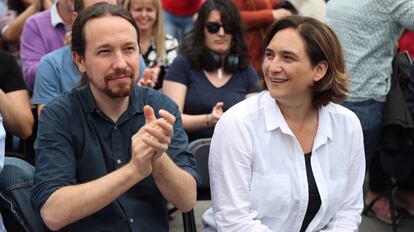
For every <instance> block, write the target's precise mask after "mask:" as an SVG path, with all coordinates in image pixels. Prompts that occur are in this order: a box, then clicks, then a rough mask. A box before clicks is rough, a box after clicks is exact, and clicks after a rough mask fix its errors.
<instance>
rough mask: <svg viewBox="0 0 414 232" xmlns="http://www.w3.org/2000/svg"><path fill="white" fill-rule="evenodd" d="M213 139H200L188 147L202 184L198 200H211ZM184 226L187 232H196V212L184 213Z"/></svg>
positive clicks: (198, 192)
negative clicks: (210, 165)
mask: <svg viewBox="0 0 414 232" xmlns="http://www.w3.org/2000/svg"><path fill="white" fill-rule="evenodd" d="M210 143H211V139H210V138H207V139H198V140H195V141H193V142H191V143H190V144H189V145H188V150H189V151H190V152H191V153H192V154H193V155H194V157H195V159H196V162H197V167H198V173H199V175H200V177H201V182H200V184H199V185H198V188H197V200H211V193H210V177H209V173H208V155H209V152H210ZM183 224H184V231H185V232H196V231H197V228H196V223H195V219H194V211H193V210H191V211H190V212H188V213H183Z"/></svg>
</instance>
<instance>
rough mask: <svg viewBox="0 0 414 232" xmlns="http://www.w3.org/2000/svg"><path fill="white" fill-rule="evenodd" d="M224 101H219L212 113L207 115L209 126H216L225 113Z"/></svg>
mask: <svg viewBox="0 0 414 232" xmlns="http://www.w3.org/2000/svg"><path fill="white" fill-rule="evenodd" d="M223 105H224V104H223V102H217V103H216V105H215V106H214V107H213V110H212V111H211V113H210V114H207V116H206V122H207V123H206V124H207V127H214V126H215V125H216V123H217V121H218V120H219V119H220V118H221V115H223Z"/></svg>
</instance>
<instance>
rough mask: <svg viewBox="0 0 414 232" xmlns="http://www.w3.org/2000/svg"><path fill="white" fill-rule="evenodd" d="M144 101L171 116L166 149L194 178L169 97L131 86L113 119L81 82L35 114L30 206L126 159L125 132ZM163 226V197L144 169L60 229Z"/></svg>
mask: <svg viewBox="0 0 414 232" xmlns="http://www.w3.org/2000/svg"><path fill="white" fill-rule="evenodd" d="M145 105H150V106H151V107H152V108H153V109H154V112H155V114H156V116H157V117H159V115H158V111H159V110H160V109H164V110H167V111H168V112H170V113H171V114H173V115H174V116H175V117H176V121H175V124H174V135H173V139H172V141H171V144H170V146H169V147H168V150H167V154H168V155H169V156H170V158H171V159H172V160H173V161H174V163H175V164H176V165H177V166H178V167H181V168H182V169H184V170H186V171H187V172H189V173H190V174H191V175H192V176H193V177H194V178H195V180H196V181H197V182H198V174H197V170H196V164H195V160H194V157H193V155H192V154H190V153H188V152H187V151H186V148H187V143H188V140H187V135H186V134H185V132H184V129H183V126H182V121H181V116H180V112H179V109H178V107H177V105H176V104H175V103H174V102H173V101H172V100H171V99H169V98H168V97H166V96H165V95H163V94H162V93H160V92H158V91H155V90H152V89H148V88H143V87H139V86H136V87H135V88H134V89H133V91H132V93H131V97H130V101H129V106H128V109H127V110H126V111H125V112H124V113H123V114H122V115H121V116H120V117H119V119H118V121H117V122H113V121H112V120H111V119H110V118H109V117H108V116H106V115H105V114H104V113H103V112H101V111H100V110H99V109H98V108H97V106H96V104H95V101H94V99H93V96H92V92H91V90H90V87H89V85H86V86H83V87H80V88H77V89H73V90H72V91H71V92H70V93H65V94H63V95H62V96H60V97H58V98H56V99H55V100H54V101H52V102H50V103H49V104H48V105H47V106H46V107H45V108H44V109H43V111H42V115H41V117H40V118H39V128H38V135H37V140H36V143H35V150H36V168H35V175H34V186H33V190H32V201H33V204H34V205H35V207H36V208H37V209H38V210H40V208H41V207H42V206H43V204H44V203H45V202H46V200H47V199H48V198H49V197H50V195H51V194H52V193H53V192H54V191H56V190H58V189H59V188H61V187H64V186H69V185H75V184H81V183H85V182H89V181H92V180H96V179H98V178H100V177H102V176H104V175H106V174H108V173H110V172H112V171H114V170H116V169H119V168H120V167H122V166H123V165H125V164H126V163H127V162H129V161H130V159H131V138H132V136H133V135H134V134H135V133H136V132H137V131H138V130H139V129H140V128H141V127H142V126H143V125H144V124H145V116H144V113H143V107H144V106H145ZM79 197H82V196H79ZM62 210H65V209H62ZM168 228H169V226H168V219H167V213H166V201H165V199H164V197H163V196H162V194H161V192H160V191H159V190H158V188H157V186H156V185H155V181H154V179H153V177H152V176H151V175H150V176H149V177H147V178H145V179H143V180H142V181H140V182H138V183H137V184H136V185H135V186H133V187H132V188H131V189H129V190H128V191H127V192H126V193H124V194H123V195H121V197H119V198H118V199H117V200H115V201H114V202H112V203H111V204H109V205H108V206H106V207H104V208H103V209H101V210H100V211H98V212H97V213H94V214H92V215H90V216H88V217H86V218H84V219H81V220H79V221H77V222H75V223H72V224H70V225H68V226H66V227H64V228H63V229H62V231H168Z"/></svg>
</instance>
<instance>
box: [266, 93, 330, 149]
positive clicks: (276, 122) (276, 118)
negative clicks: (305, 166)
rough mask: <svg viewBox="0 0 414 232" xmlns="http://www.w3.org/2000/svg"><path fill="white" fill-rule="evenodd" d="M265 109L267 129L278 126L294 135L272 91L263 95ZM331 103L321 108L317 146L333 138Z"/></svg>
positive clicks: (270, 129)
mask: <svg viewBox="0 0 414 232" xmlns="http://www.w3.org/2000/svg"><path fill="white" fill-rule="evenodd" d="M263 102H264V104H263V106H264V107H263V111H264V118H265V125H266V131H272V130H275V129H277V128H280V130H281V131H282V132H283V133H285V134H289V135H292V136H294V135H293V132H292V131H291V130H290V128H289V126H288V124H287V122H286V120H285V118H284V117H283V115H282V112H281V111H280V108H279V106H278V105H277V103H276V101H275V99H274V98H273V97H272V96H270V93H269V92H268V91H266V92H265V93H264V96H263ZM330 109H331V105H330V104H328V105H327V106H322V107H321V109H320V110H319V123H318V132H317V134H316V137H315V142H314V143H315V145H316V146H315V147H317V146H319V145H320V144H323V143H325V142H326V141H327V139H328V138H329V139H332V134H333V133H332V125H331V123H332V120H331V118H330V117H331V116H330V114H331V110H330Z"/></svg>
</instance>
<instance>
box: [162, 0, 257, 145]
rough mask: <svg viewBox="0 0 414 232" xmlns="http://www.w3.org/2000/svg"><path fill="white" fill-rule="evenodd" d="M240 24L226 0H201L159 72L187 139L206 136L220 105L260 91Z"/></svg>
mask: <svg viewBox="0 0 414 232" xmlns="http://www.w3.org/2000/svg"><path fill="white" fill-rule="evenodd" d="M241 25H242V22H241V19H240V15H239V13H238V10H237V9H236V8H235V6H234V5H233V3H232V2H231V1H228V0H207V1H206V2H205V4H204V5H203V6H202V7H201V8H200V11H199V15H198V18H197V20H196V21H195V26H194V29H193V31H192V32H191V33H190V34H189V35H188V36H187V37H186V38H185V39H184V43H183V50H182V54H179V55H178V56H177V57H176V58H175V60H174V61H173V63H172V64H171V65H170V68H169V70H168V72H167V74H166V76H165V79H164V83H163V91H164V93H165V94H166V95H168V96H169V97H170V98H172V99H173V100H174V101H175V102H176V103H177V104H178V106H179V109H180V110H181V113H182V117H183V124H184V129H185V130H186V132H187V134H188V136H189V139H190V141H192V140H195V139H198V138H209V137H211V136H212V135H213V131H214V126H215V124H216V122H217V121H218V120H219V119H220V117H221V115H222V114H223V112H224V111H226V110H227V109H228V108H230V107H231V106H233V105H234V104H236V103H238V102H240V101H242V100H244V99H245V98H246V97H247V96H250V95H252V94H254V93H257V92H259V91H260V88H259V86H258V81H259V78H258V76H257V74H256V72H255V71H254V69H253V67H252V66H251V65H249V60H248V53H247V48H246V44H245V42H244V39H243V38H244V36H243V35H244V34H243V28H242V26H241Z"/></svg>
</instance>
